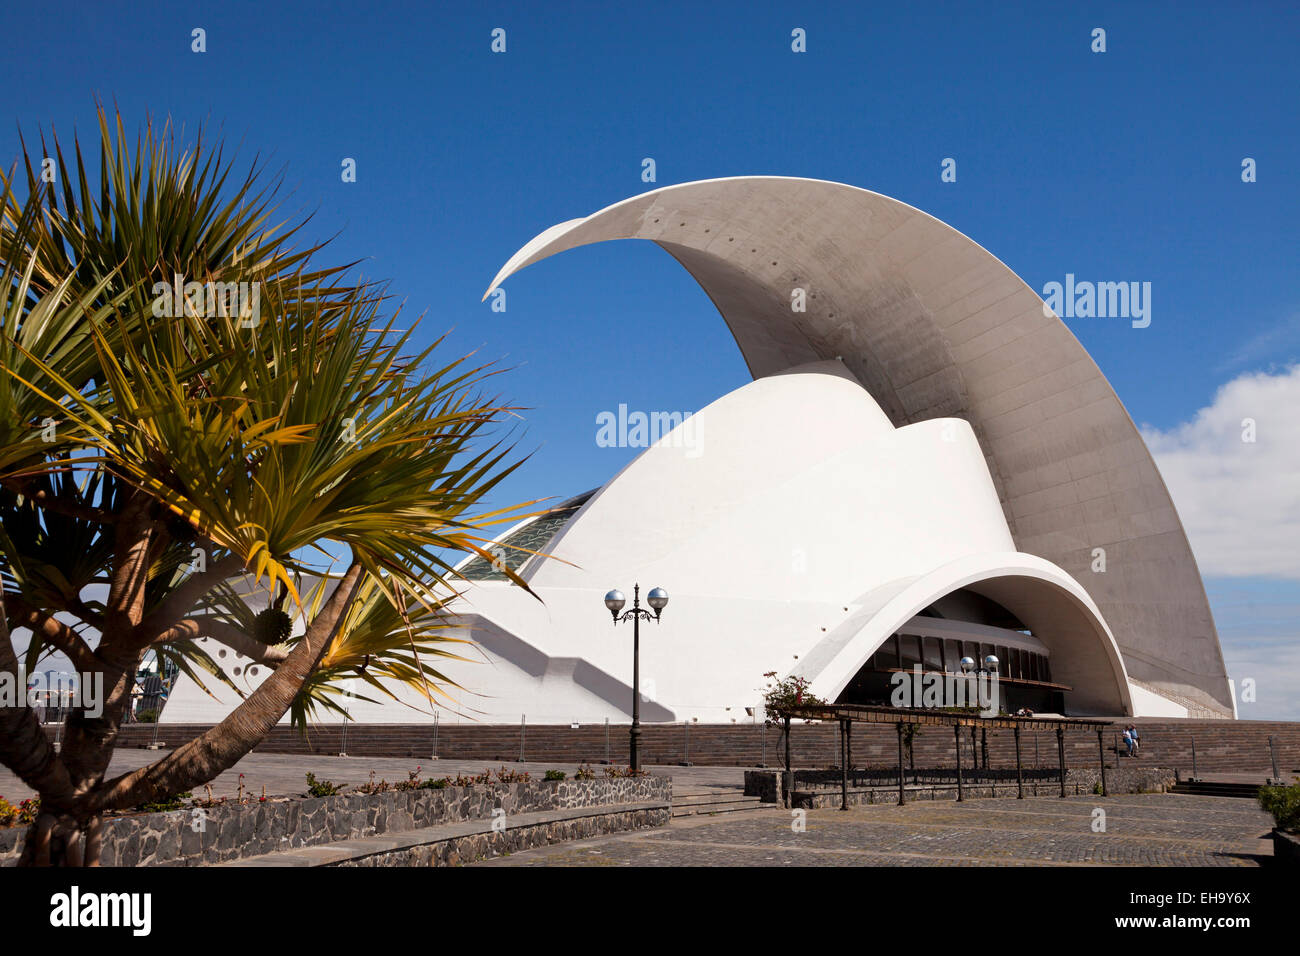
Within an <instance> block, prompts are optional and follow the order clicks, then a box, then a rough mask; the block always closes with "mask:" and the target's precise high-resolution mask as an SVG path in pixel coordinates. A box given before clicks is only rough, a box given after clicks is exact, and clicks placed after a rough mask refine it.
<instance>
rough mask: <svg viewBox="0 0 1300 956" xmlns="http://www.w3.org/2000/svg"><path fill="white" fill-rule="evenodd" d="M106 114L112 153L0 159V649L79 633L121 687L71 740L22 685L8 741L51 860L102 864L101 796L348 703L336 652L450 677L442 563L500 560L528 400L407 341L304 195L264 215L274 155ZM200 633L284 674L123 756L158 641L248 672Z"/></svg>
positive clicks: (104, 143) (8, 713)
mask: <svg viewBox="0 0 1300 956" xmlns="http://www.w3.org/2000/svg"><path fill="white" fill-rule="evenodd" d="M115 120H116V122H115V123H113V124H112V125H110V121H109V117H108V116H107V115H106V114H105V112H104V111H103V110H102V109H101V110H100V111H99V126H100V151H99V163H98V170H97V173H98V175H97V177H92V176H91V174H90V173H89V172H88V171H87V168H86V165H85V163H84V161H83V157H82V152H81V148H80V145H79V144H75V143H74V151H73V156H74V159H73V160H71V161H69V160H67V159H66V158H65V156H64V153H63V150H62V149H61V148H60V145H59V143H58V140H57V137H55V138H53V139H52V142H51V144H50V147H51V148H50V149H49V150H48V151H46V150H43V151H42V156H41V159H44V158H45V156H46V155H48V156H49V157H50V159H48V160H47V161H45V162H34V161H33V157H32V155H31V154H30V153H29V152H28V149H27V145H26V143H24V144H23V156H22V163H21V166H20V169H21V173H15V172H11V173H10V175H8V176H3V177H2V180H3V182H2V184H3V196H2V197H0V271H2V272H3V276H2V277H0V521H2V530H0V674H8V675H10V676H11V678H12V679H14V680H15V681H17V679H18V676H19V675H20V674H21V673H22V671H23V670H27V671H32V670H33V669H34V667H35V665H36V663H37V662H38V661H39V660H41V659H42V657H43V656H46V655H49V654H51V653H54V652H60V653H62V654H63V655H65V656H66V657H67V658H68V659H69V660H70V661H71V662H72V665H73V667H74V668H75V669H76V671H78V672H79V673H80V674H82V675H98V676H100V677H102V679H103V684H104V702H103V711H102V713H99V714H92V713H90V712H88V711H86V710H85V709H81V710H74V711H73V712H72V713H71V715H70V716H69V717H68V718H67V721H66V725H65V730H64V734H63V740H62V748H61V750H59V751H57V752H56V750H55V749H54V747H53V746H52V745H51V744H50V742H49V741H48V740H47V738H46V736H45V733H44V731H43V729H42V727H41V726H40V724H39V721H38V720H37V718H36V715H35V714H34V713H33V712H32V711H31V710H30V709H28V708H26V707H17V708H0V762H3V763H4V764H5V765H6V766H8V767H9V768H11V769H12V770H13V771H14V772H15V773H16V774H18V776H19V777H21V778H22V779H23V780H24V781H25V782H26V783H27V784H28V785H29V786H31V787H32V788H33V789H35V790H37V791H38V792H39V794H40V798H41V813H40V816H39V818H38V820H37V821H36V823H35V824H34V826H33V828H32V830H31V832H30V833H29V834H28V839H27V844H26V849H25V854H24V860H25V861H26V862H29V863H36V864H43V863H50V862H56V863H59V862H62V863H68V864H73V865H76V864H80V863H94V862H95V861H96V860H97V858H98V845H99V839H98V834H99V826H100V822H99V821H100V818H101V815H102V814H103V812H104V811H106V810H110V809H122V808H129V807H133V806H137V805H139V804H141V803H144V802H148V801H156V800H160V799H164V798H166V797H169V796H171V795H173V794H176V793H180V792H183V791H186V790H189V789H192V788H194V787H196V786H197V785H199V784H202V783H204V782H206V781H208V780H210V779H212V778H213V777H214V776H216V775H217V774H219V773H220V772H222V771H223V770H225V769H227V768H229V767H230V766H232V765H233V764H234V763H235V762H236V761H238V760H239V759H240V758H241V757H242V756H243V755H244V754H246V753H248V751H249V750H251V749H252V748H253V747H254V746H255V745H256V744H257V743H258V742H259V741H261V740H262V739H263V738H264V737H265V736H266V734H267V733H268V732H269V731H270V730H271V728H272V727H273V726H274V725H275V724H276V723H277V722H278V721H279V720H280V719H281V717H283V716H284V715H285V714H286V713H291V714H292V716H293V719H294V720H295V722H296V723H298V724H299V725H300V726H301V725H303V724H304V722H305V721H306V720H308V719H309V717H310V716H311V714H312V713H313V711H315V710H318V709H320V708H326V709H329V708H335V709H337V704H336V703H335V701H334V698H335V697H336V696H337V693H338V688H337V687H336V686H333V684H334V682H336V681H338V680H340V679H342V678H348V677H354V676H357V675H359V676H360V677H361V678H362V679H363V680H364V681H365V682H366V685H367V686H368V687H369V688H371V689H372V690H373V691H374V693H376V694H378V695H383V694H387V695H389V696H390V697H394V696H395V693H394V690H395V688H396V686H397V685H400V684H405V685H409V686H412V687H415V688H417V689H419V691H420V692H421V693H422V694H423V695H424V696H425V698H426V699H427V700H428V701H429V702H430V704H431V705H432V703H433V701H434V699H435V697H436V696H437V695H440V694H441V695H445V694H447V693H448V692H449V690H448V689H449V687H451V686H452V685H451V683H450V682H449V681H448V680H447V679H446V678H445V676H444V675H443V674H442V673H441V672H439V671H438V670H437V669H436V668H435V667H434V664H435V662H438V661H439V660H440V659H445V658H446V657H449V656H453V657H454V656H456V655H455V653H454V650H453V648H454V644H453V643H451V640H450V639H449V638H448V637H446V636H445V632H444V626H445V620H444V617H445V615H444V613H443V606H444V604H445V602H446V601H447V600H449V599H450V598H451V597H452V596H454V593H455V587H454V585H455V576H454V574H453V573H452V562H454V560H455V557H456V556H457V555H459V554H463V553H466V552H473V553H477V554H480V555H483V556H485V557H488V558H489V560H490V555H488V554H487V552H486V551H485V550H484V546H485V544H486V543H487V539H488V537H490V535H489V534H487V532H486V531H485V529H487V528H488V527H490V526H492V525H495V524H497V523H499V522H504V521H508V520H517V518H518V517H519V510H520V509H519V508H511V509H504V510H497V511H484V510H482V509H483V506H482V501H483V499H484V497H485V495H486V494H487V493H488V492H490V491H491V490H492V488H493V487H494V486H495V485H496V484H497V483H498V482H499V481H500V480H501V479H502V478H504V477H505V476H506V475H508V474H509V473H510V472H511V471H512V470H513V469H514V468H516V467H518V464H519V462H518V461H514V462H513V463H511V462H509V461H507V459H508V458H509V457H510V448H509V447H506V446H504V445H503V443H502V441H501V439H499V438H497V439H493V438H492V432H493V430H494V428H495V426H497V425H498V424H499V423H500V422H501V421H502V419H503V417H504V415H505V414H507V413H508V412H509V411H510V409H508V408H505V407H503V406H501V405H499V404H497V403H496V402H495V400H493V399H489V398H487V397H485V396H484V394H483V389H484V386H485V383H486V379H487V377H488V376H490V375H492V374H494V372H493V371H492V370H491V369H487V368H483V367H471V366H470V365H468V364H467V363H466V362H465V360H463V359H462V360H459V361H455V362H451V363H450V364H447V365H445V366H441V367H439V366H431V364H430V362H431V356H432V354H433V352H434V350H435V349H436V347H437V346H438V345H439V344H440V342H441V340H439V342H436V343H434V345H433V346H430V347H429V348H427V349H425V350H423V351H420V352H418V353H417V354H414V355H410V354H408V352H409V350H410V344H411V334H412V330H407V331H405V332H399V331H397V330H396V329H395V326H394V323H395V320H396V318H397V313H396V311H392V312H391V313H390V312H389V311H388V308H387V303H388V300H387V297H386V296H385V295H384V294H383V292H382V290H380V289H377V288H375V287H373V286H371V285H368V284H349V283H347V282H345V281H344V280H343V278H342V275H343V273H344V271H346V269H348V268H349V266H346V265H345V266H340V267H333V268H327V269H319V268H316V267H314V266H313V265H312V262H313V259H314V258H315V256H316V253H317V252H318V251H319V249H320V248H321V246H319V245H318V246H311V247H308V248H306V249H304V250H301V251H292V250H291V249H290V246H289V245H288V243H287V240H288V239H289V238H290V237H293V236H295V235H297V233H298V231H299V230H300V229H301V227H302V225H303V224H304V222H305V220H304V221H300V222H298V223H297V224H296V225H293V226H292V227H291V228H282V227H279V226H276V225H273V224H272V223H271V221H270V220H271V217H272V216H274V215H275V213H276V206H275V205H274V197H275V193H276V189H277V185H276V184H272V185H271V186H270V187H267V188H264V187H262V186H260V185H259V179H260V177H261V175H262V171H261V170H260V169H258V168H257V167H256V165H254V168H253V169H251V170H250V171H249V172H248V174H247V175H246V176H245V177H244V178H243V179H242V180H241V181H236V180H232V179H231V172H232V164H230V163H227V162H225V161H223V159H222V156H221V152H220V150H217V151H216V152H215V153H211V152H208V151H207V150H205V148H204V145H203V138H202V135H201V134H200V136H199V137H198V139H197V142H196V144H195V146H194V148H193V149H192V150H181V149H178V148H177V146H176V144H175V136H174V134H173V133H172V132H171V131H170V130H169V129H167V128H164V129H163V130H162V132H161V133H160V134H155V131H154V129H153V128H152V126H147V128H146V131H145V133H144V134H143V135H142V136H138V137H137V138H136V141H135V144H134V147H133V148H128V143H127V137H126V135H125V133H124V130H123V126H122V121H121V118H120V117H115ZM44 145H45V144H44V140H43V141H42V146H43V147H44ZM51 171H52V172H53V175H52V176H51V175H50V173H51ZM51 179H52V180H53V182H50V180H51ZM23 180H25V182H24V181H23ZM96 180H97V181H96ZM231 182H235V183H236V184H235V185H234V186H230V185H228V184H230V183H231ZM20 192H21V193H23V195H22V197H21V198H20ZM241 284H242V285H241ZM249 289H252V290H256V294H255V295H254V296H252V297H250V296H249V295H248V294H247V291H246V290H249ZM241 291H243V294H242V295H240V293H241ZM230 293H233V295H232V294H230ZM250 298H251V300H252V301H251V302H250ZM253 305H255V306H256V308H255V310H254V309H253V308H251V307H250V306H253ZM177 306H179V307H177ZM339 556H343V557H341V558H340V557H339ZM338 561H342V563H343V564H344V568H343V569H342V570H340V571H333V570H331V567H332V565H333V564H334V563H336V562H338ZM508 573H509V574H510V576H511V577H512V579H513V580H515V582H516V583H520V584H522V581H520V580H519V579H518V577H517V576H516V575H514V573H513V572H508ZM240 575H243V576H244V581H243V584H242V585H239V586H235V584H232V580H237V578H238V576H240ZM307 581H315V582H317V583H316V585H315V586H312V587H307V586H306V584H305V582H307ZM260 590H265V592H266V594H267V600H268V602H269V606H268V608H267V609H266V610H265V611H263V612H262V614H261V616H260V617H259V616H258V615H254V614H253V612H252V608H251V607H250V606H249V604H248V600H247V599H248V595H249V594H250V591H260ZM200 608H201V610H200ZM291 617H298V618H300V621H301V626H300V627H299V628H297V630H299V631H301V634H300V636H298V637H296V638H294V637H288V638H287V640H284V638H285V637H286V635H288V634H289V633H290V631H289V626H288V620H289V618H291ZM268 618H269V619H268ZM69 622H71V623H69ZM20 627H21V628H27V629H29V630H30V631H31V632H32V637H31V640H30V642H29V645H28V648H27V650H26V653H25V659H24V662H22V664H20V662H19V660H18V656H17V654H16V652H15V649H14V645H13V643H12V641H11V639H10V631H11V630H12V629H14V628H20ZM268 635H270V636H268ZM200 638H210V639H212V640H215V641H217V642H220V643H222V644H225V645H228V646H230V647H233V648H235V649H236V650H238V651H240V652H241V653H244V654H247V655H249V656H251V657H253V658H254V659H255V660H257V661H260V662H262V663H263V664H265V665H266V666H267V667H268V668H270V669H271V670H272V673H271V674H270V676H269V677H267V679H266V680H265V681H264V682H263V683H262V684H261V685H260V686H258V687H257V689H256V690H254V691H253V692H252V693H250V694H248V695H247V696H246V697H244V695H242V694H241V697H244V699H243V700H242V701H241V703H240V704H239V706H238V707H236V708H235V710H234V711H233V712H232V713H231V714H230V715H229V716H228V717H227V718H226V719H225V720H223V721H222V722H221V723H220V724H218V725H217V726H216V727H213V728H212V729H211V730H209V731H207V732H206V733H204V734H202V735H201V736H199V737H197V738H195V739H193V740H191V741H189V742H188V743H185V744H184V745H182V746H180V747H179V748H178V749H176V750H174V751H172V752H171V753H169V754H168V755H166V756H164V757H162V758H161V759H160V760H158V761H157V762H156V763H154V764H152V765H151V766H148V767H144V768H142V769H140V770H136V771H133V772H131V773H127V774H123V775H121V776H119V777H117V778H115V779H107V774H106V772H107V769H108V764H109V760H110V758H111V756H112V753H113V748H114V744H115V741H116V739H117V735H118V728H119V726H120V724H121V722H122V720H123V719H124V716H125V715H126V712H127V710H128V708H129V706H130V700H131V691H132V689H133V684H134V678H135V675H136V673H137V671H138V669H139V667H140V666H141V663H142V661H143V660H144V659H145V658H146V656H148V655H149V654H156V655H158V656H159V657H160V658H164V659H167V660H171V661H174V662H175V663H176V664H177V666H178V667H180V668H181V669H182V670H184V671H185V672H186V673H189V674H190V675H192V676H194V677H195V678H196V679H201V677H202V676H203V675H208V676H209V677H210V679H214V680H218V681H222V682H224V683H225V684H227V685H228V686H231V687H235V685H234V683H233V682H232V681H231V679H230V676H229V675H227V674H226V673H225V672H224V671H223V669H222V667H221V666H220V665H219V664H218V663H217V662H216V661H215V660H214V659H213V658H212V657H211V656H210V655H208V654H207V653H206V652H205V651H204V650H203V647H202V644H201V643H200ZM84 679H85V678H84V677H83V680H84ZM236 690H238V688H236Z"/></svg>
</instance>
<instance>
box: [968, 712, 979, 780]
mask: <svg viewBox="0 0 1300 956" xmlns="http://www.w3.org/2000/svg"><path fill="white" fill-rule="evenodd" d="M978 736H979V731H978V728H976V726H975V725H974V724H971V725H970V766H971V770H973V771H975V773H972V774H971V780H972V781H975V780H978V779H979V769H980V752H979V747H978V745H977V743H976V741H977V739H978Z"/></svg>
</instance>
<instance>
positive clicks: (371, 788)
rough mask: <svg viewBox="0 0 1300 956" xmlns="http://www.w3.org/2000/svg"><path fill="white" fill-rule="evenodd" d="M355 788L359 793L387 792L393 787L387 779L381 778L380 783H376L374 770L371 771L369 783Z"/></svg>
mask: <svg viewBox="0 0 1300 956" xmlns="http://www.w3.org/2000/svg"><path fill="white" fill-rule="evenodd" d="M355 789H356V792H357V793H387V792H388V791H389V790H391V789H392V784H390V783H389V782H388V781H387V780H380V781H379V782H378V783H375V772H374V771H373V770H372V771H370V781H369V782H368V783H363V784H362V785H361V786H359V787H357V788H355Z"/></svg>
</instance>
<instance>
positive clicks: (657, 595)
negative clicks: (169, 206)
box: [605, 584, 668, 770]
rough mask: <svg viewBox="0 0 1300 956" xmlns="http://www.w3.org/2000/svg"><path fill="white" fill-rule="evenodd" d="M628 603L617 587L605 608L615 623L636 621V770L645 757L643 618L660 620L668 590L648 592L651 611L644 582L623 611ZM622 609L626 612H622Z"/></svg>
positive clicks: (632, 750)
mask: <svg viewBox="0 0 1300 956" xmlns="http://www.w3.org/2000/svg"><path fill="white" fill-rule="evenodd" d="M626 603H627V598H625V597H624V596H623V592H622V591H618V590H614V591H610V592H609V593H608V594H606V595H605V607H607V608H609V613H610V614H611V615H612V616H613V618H614V625H615V626H616V627H617V626H618V622H619V621H627V620H631V622H632V730H631V734H630V737H631V739H630V742H629V757H630V758H631V759H630V760H629V765H630V766H631V768H632V769H633V770H640V769H641V758H640V755H639V752H638V748H637V743H638V741H639V740H640V738H641V619H642V618H643V617H644V618H645V619H646V620H647V621H648V620H650V619H651V618H653V619H654V620H656V621H658V620H659V615H660V614H662V613H663V609H664V608H665V607H667V606H668V592H667V591H665V590H664V589H663V588H653V589H651V591H650V593H648V594H647V595H646V603H647V604H649V605H650V610H647V609H646V608H643V607H642V606H641V585H640V584H636V585H633V587H632V607H631V608H630V609H629V610H627V611H623V605H625V604H626ZM620 611H623V613H622V614H620V613H619V612H620Z"/></svg>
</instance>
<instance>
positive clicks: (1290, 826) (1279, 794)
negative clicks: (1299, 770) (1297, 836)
mask: <svg viewBox="0 0 1300 956" xmlns="http://www.w3.org/2000/svg"><path fill="white" fill-rule="evenodd" d="M1259 805H1260V806H1261V807H1263V808H1264V809H1265V810H1266V811H1268V812H1269V813H1270V814H1272V816H1273V822H1274V823H1276V824H1277V828H1278V829H1279V830H1285V831H1286V832H1287V833H1300V783H1293V784H1292V785H1291V786H1289V787H1260V788H1259Z"/></svg>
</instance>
